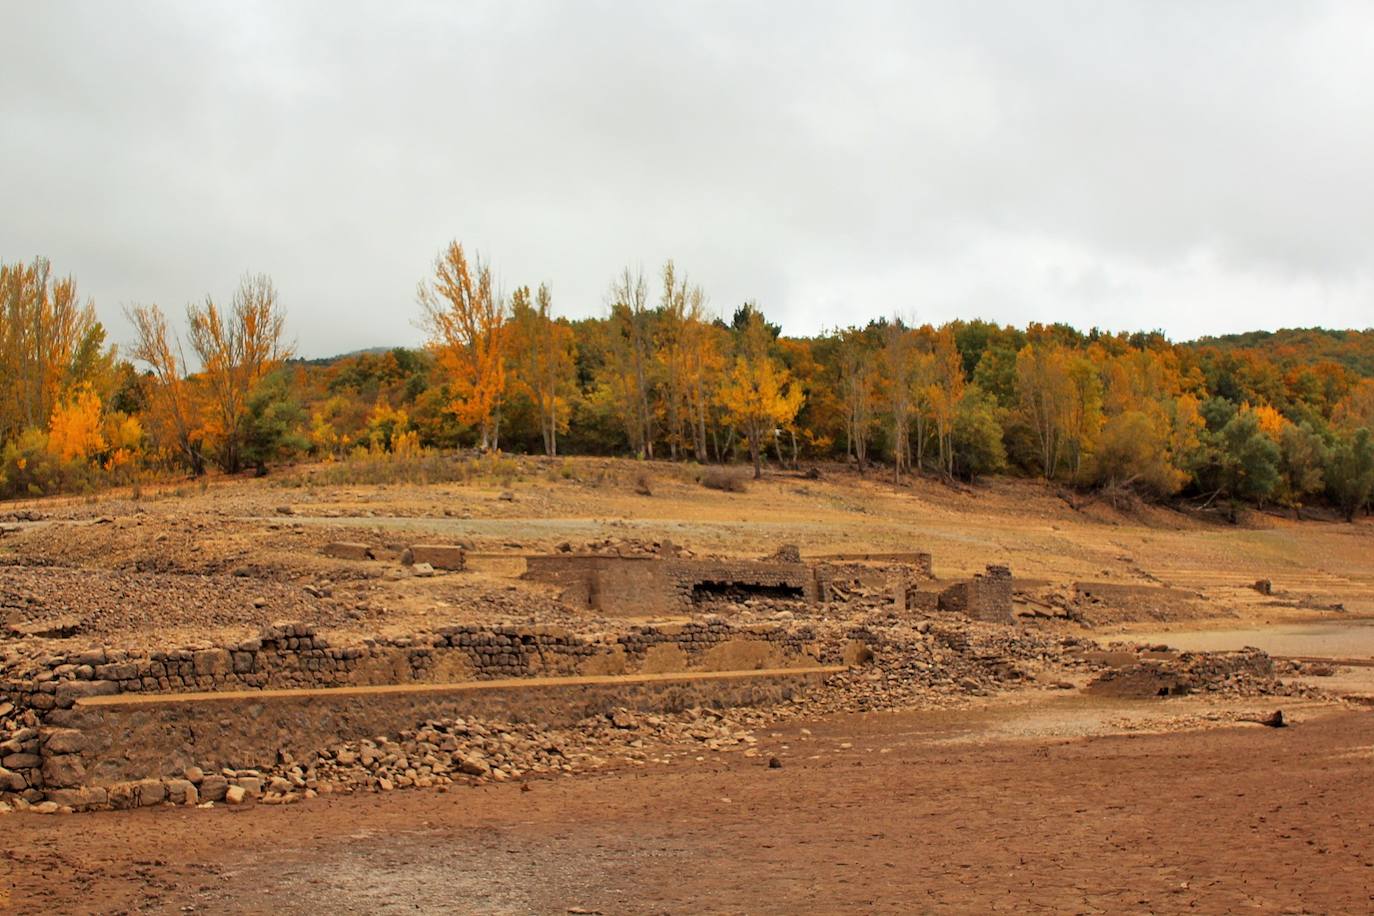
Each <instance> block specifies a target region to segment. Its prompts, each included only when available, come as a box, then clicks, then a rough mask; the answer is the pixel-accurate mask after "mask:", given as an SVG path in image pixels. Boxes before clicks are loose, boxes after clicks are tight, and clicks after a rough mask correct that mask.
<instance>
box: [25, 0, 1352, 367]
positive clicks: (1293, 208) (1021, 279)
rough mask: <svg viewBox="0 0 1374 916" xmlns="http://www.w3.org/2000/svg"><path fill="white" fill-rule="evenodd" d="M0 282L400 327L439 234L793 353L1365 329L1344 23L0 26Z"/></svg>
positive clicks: (287, 7) (612, 16)
mask: <svg viewBox="0 0 1374 916" xmlns="http://www.w3.org/2000/svg"><path fill="white" fill-rule="evenodd" d="M0 23H3V28H2V29H0V33H2V34H3V37H0V261H5V262H14V261H21V260H22V261H28V260H31V259H32V258H33V257H35V256H38V255H42V256H45V257H47V258H49V259H50V260H51V261H52V263H53V267H54V270H55V271H56V272H58V273H59V274H63V275H66V274H71V275H74V276H75V277H76V279H77V283H78V286H79V288H80V289H81V291H82V293H83V295H85V296H89V297H90V298H91V299H92V300H93V301H94V302H95V304H96V309H97V312H98V314H99V316H100V318H101V320H102V321H104V322H105V324H106V327H107V328H108V330H109V332H110V337H111V340H112V341H113V342H115V343H118V344H127V343H128V342H129V341H130V339H131V331H130V328H129V325H128V324H127V322H126V321H125V320H124V318H123V314H122V307H124V306H127V305H131V304H135V303H141V304H149V303H155V304H158V305H160V306H162V308H163V309H164V310H166V311H168V312H169V314H172V315H175V316H177V317H178V318H180V317H181V316H182V315H183V314H184V308H185V306H186V305H187V303H190V302H199V301H203V300H204V298H205V297H206V296H212V297H214V298H215V299H216V300H217V301H218V300H227V299H228V298H229V297H230V296H231V295H232V292H233V290H234V288H235V286H236V285H237V283H238V280H239V278H240V277H241V276H242V275H243V274H244V273H245V272H254V273H258V272H265V273H267V274H269V275H270V276H271V277H272V278H273V280H274V281H275V283H276V286H277V289H278V291H279V295H280V299H281V302H282V304H283V305H284V307H285V309H286V312H287V319H288V327H289V330H290V333H291V335H292V336H293V337H294V338H295V340H296V343H297V348H298V351H299V352H300V353H301V355H304V356H310V357H314V356H325V355H330V354H334V353H340V352H347V351H351V350H356V349H361V348H366V347H373V346H390V345H411V344H416V343H419V342H420V341H421V340H422V339H423V335H422V332H421V331H420V330H419V328H418V327H417V324H416V320H417V318H418V315H419V307H418V305H417V303H416V285H417V283H419V282H420V281H421V280H422V279H423V278H424V277H425V276H426V275H427V273H429V272H430V271H431V270H432V266H433V261H434V257H435V255H436V254H437V253H438V252H439V250H440V249H441V248H442V247H444V246H445V245H446V244H447V243H448V241H449V240H451V239H457V240H459V241H461V242H462V243H463V244H464V246H465V247H467V248H468V249H470V250H476V251H479V252H480V253H481V254H482V255H483V256H484V257H486V258H487V259H488V260H489V261H490V263H491V264H492V266H493V270H494V273H495V275H496V277H497V278H498V281H499V283H500V285H501V287H502V288H503V289H504V290H506V291H507V292H509V291H511V290H513V289H515V288H516V287H518V286H520V285H524V284H529V285H531V286H533V285H537V284H539V283H540V282H547V283H548V284H549V285H550V287H551V289H552V291H553V301H554V306H555V310H556V311H558V312H559V313H561V314H565V315H568V316H570V317H584V316H592V315H602V314H605V313H606V311H607V291H608V289H609V286H610V283H611V280H612V279H613V277H614V276H615V275H616V274H617V273H618V272H619V271H620V270H621V269H622V268H624V267H625V266H627V265H629V266H631V267H634V268H642V269H643V270H644V272H645V273H646V274H647V275H649V276H650V278H651V279H652V278H653V277H654V275H656V274H657V272H658V271H659V270H660V268H661V266H662V264H663V262H664V261H665V260H666V259H668V258H672V259H674V261H675V262H676V264H677V266H678V269H679V271H680V272H681V271H686V273H687V274H688V276H689V277H690V279H691V280H692V282H695V283H698V284H700V285H701V286H702V287H703V289H704V290H705V291H706V293H707V296H708V297H709V301H710V304H711V306H712V308H713V309H714V310H715V311H716V312H717V313H719V314H722V315H726V316H727V317H728V315H729V314H730V312H731V311H733V309H734V308H735V307H736V306H738V305H739V304H741V303H742V302H744V301H746V300H753V301H755V302H757V303H758V304H759V306H760V307H761V308H762V309H763V310H764V312H765V314H766V315H767V316H768V317H769V318H770V320H773V321H776V322H780V323H781V324H782V325H783V327H784V329H785V332H786V333H788V334H794V335H801V334H813V333H816V332H819V331H821V330H824V329H828V328H833V327H837V326H846V325H850V324H863V323H865V322H867V321H868V320H869V319H870V318H874V317H878V316H882V315H900V316H902V317H903V318H905V319H908V320H914V321H917V322H920V323H924V322H932V323H940V322H944V321H948V320H951V319H955V318H963V319H972V318H984V319H988V320H992V321H997V322H1001V323H1010V324H1016V325H1024V324H1025V323H1027V322H1030V321H1040V322H1053V321H1063V322H1067V323H1070V324H1073V325H1075V326H1078V327H1082V328H1087V327H1091V326H1097V327H1101V328H1105V329H1110V330H1152V329H1162V330H1164V331H1165V332H1166V333H1167V334H1168V335H1169V336H1170V337H1172V338H1174V339H1176V340H1184V339H1190V338H1193V337H1197V336H1200V335H1207V334H1221V333H1229V332H1236V331H1242V330H1251V329H1276V328H1280V327H1295V326H1304V327H1305V326H1312V325H1322V326H1326V327H1340V328H1347V327H1356V328H1365V327H1369V326H1371V325H1374V244H1371V243H1374V54H1371V53H1370V51H1369V49H1370V48H1374V5H1371V4H1368V3H1353V2H1352V3H1339V2H1334V3H1326V2H1320V0H1305V2H1302V3H1292V2H1286V0H1285V2H1268V0H1238V2H1185V0H1148V2H1139V3H1130V2H1097V0H1085V2H1062V3H1060V2H1052V0H1046V2H1037V3H1026V2H1005V3H997V2H978V3H968V2H949V3H923V2H914V0H907V2H892V3H883V2H862V0H851V2H843V3H842V2H834V3H824V4H818V3H806V2H786V0H783V2H776V3H744V2H737V3H724V2H723V3H701V2H691V0H682V2H673V3H668V2H654V3H645V2H632V0H624V2H593V0H585V2H574V0H568V2H562V3H556V2H539V0H530V2H520V0H507V2H492V3H486V2H480V0H465V2H462V3H418V2H404V0H391V2H388V3H356V2H351V0H334V2H329V3H307V2H288V3H271V2H269V3H255V2H247V0H239V2H229V3H223V4H216V3H211V2H194V3H185V2H166V3H151V2H138V0H129V2H121V3H99V2H95V0H90V2H65V0H45V2H42V3H35V2H32V0H0Z"/></svg>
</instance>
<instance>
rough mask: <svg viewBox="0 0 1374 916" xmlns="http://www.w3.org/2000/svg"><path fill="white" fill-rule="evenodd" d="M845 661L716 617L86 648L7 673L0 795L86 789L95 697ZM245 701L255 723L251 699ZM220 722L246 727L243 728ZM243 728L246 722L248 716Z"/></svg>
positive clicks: (307, 631)
mask: <svg viewBox="0 0 1374 916" xmlns="http://www.w3.org/2000/svg"><path fill="white" fill-rule="evenodd" d="M843 657H844V647H843V646H842V645H840V644H838V643H835V644H833V645H822V643H821V642H820V641H819V640H818V639H817V635H816V633H815V631H814V630H813V629H812V628H811V627H810V626H801V627H796V628H787V627H783V626H768V625H763V626H754V627H736V626H731V625H730V624H729V623H727V622H725V621H723V620H718V619H708V620H701V621H692V622H690V623H683V624H673V625H661V626H636V627H630V628H628V629H626V630H623V631H620V632H616V633H611V634H605V635H602V636H599V637H590V636H581V635H577V634H574V633H571V632H569V631H567V630H564V629H562V628H558V627H549V626H515V625H507V626H475V625H470V626H452V627H445V628H442V629H440V630H437V631H435V632H433V633H426V634H423V635H420V636H416V637H406V638H398V639H390V640H381V639H372V640H366V641H364V643H363V644H361V645H356V646H332V645H330V644H329V641H328V640H327V639H325V638H324V637H323V636H321V635H319V634H317V633H315V632H314V630H313V629H312V628H311V627H309V626H307V625H304V624H298V623H287V624H274V625H272V626H269V627H267V628H265V629H264V630H263V632H262V633H261V634H260V635H259V636H258V637H256V638H254V639H251V640H245V641H242V642H239V643H235V644H233V645H228V646H201V647H195V648H184V649H174V650H169V651H160V652H152V653H147V654H142V653H132V652H126V651H118V650H109V649H92V650H87V651H83V652H76V653H71V654H69V655H62V656H54V657H52V658H50V659H47V660H46V662H44V663H43V664H41V665H40V666H39V667H38V668H37V669H36V670H29V671H26V672H24V673H23V675H22V676H21V675H18V674H15V673H11V674H10V675H9V676H8V677H7V678H6V679H5V680H4V681H0V692H2V693H3V697H4V699H3V700H0V719H8V720H9V721H20V720H21V717H22V721H24V722H26V723H27V724H25V725H24V726H23V727H20V728H18V729H16V730H13V731H12V732H11V733H10V734H8V735H3V736H0V737H3V738H4V740H3V741H0V793H3V792H6V791H8V792H13V793H17V794H22V795H24V796H25V797H26V798H28V799H29V800H37V799H41V798H43V797H44V794H45V793H46V792H48V791H50V790H53V789H70V788H75V787H80V786H83V785H85V784H86V782H85V780H86V777H85V774H84V771H83V769H82V765H81V758H80V757H79V756H77V757H73V756H71V754H72V752H71V751H69V750H68V747H69V746H71V745H73V744H76V743H79V739H80V732H79V729H80V728H82V727H84V725H83V724H82V723H89V721H90V714H89V713H86V712H83V711H82V709H81V707H80V704H81V701H83V700H88V699H93V698H105V697H114V698H124V697H129V698H134V697H142V698H146V699H148V700H152V701H162V700H163V699H166V698H167V697H166V695H176V694H187V693H198V694H211V695H213V694H215V693H226V694H234V695H236V696H238V697H242V696H243V695H244V693H245V692H248V691H253V692H260V691H282V690H300V689H306V690H320V689H324V688H366V687H376V686H383V685H386V686H394V687H400V688H406V687H413V686H415V685H453V684H463V683H467V684H471V683H473V682H483V681H493V680H498V679H499V680H510V679H519V678H537V677H564V678H566V677H578V676H607V675H611V676H626V675H630V676H634V675H659V674H665V673H689V672H720V671H749V670H764V669H800V668H806V667H812V666H815V665H817V664H820V663H822V662H823V661H824V662H827V663H836V662H839V661H841V660H842V659H843ZM249 695H250V696H251V695H252V694H249ZM243 708H244V709H246V710H248V711H249V713H250V719H251V718H252V715H251V712H252V710H253V709H256V707H254V706H253V705H252V704H251V703H249V704H248V705H246V706H244V707H243ZM412 724H413V723H412ZM222 725H223V726H224V727H230V726H233V729H239V728H240V726H241V723H231V722H227V721H226V722H225V723H222ZM246 727H250V730H251V723H249V726H246ZM73 729H78V730H77V731H75V732H74V731H73ZM231 730H232V729H231ZM129 752H130V753H133V750H132V749H130V750H129ZM66 803H69V802H64V804H66Z"/></svg>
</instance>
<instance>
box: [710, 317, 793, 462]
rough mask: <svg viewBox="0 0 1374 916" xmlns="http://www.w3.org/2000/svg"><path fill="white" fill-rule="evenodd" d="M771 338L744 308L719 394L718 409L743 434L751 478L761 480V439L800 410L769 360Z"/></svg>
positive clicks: (787, 379)
mask: <svg viewBox="0 0 1374 916" xmlns="http://www.w3.org/2000/svg"><path fill="white" fill-rule="evenodd" d="M772 346H773V334H772V332H771V331H770V330H769V328H768V326H767V324H766V323H765V322H764V320H763V314H762V313H761V312H759V310H758V309H756V308H752V307H751V308H748V309H747V313H746V316H745V318H744V321H743V327H742V328H741V329H740V331H739V340H738V344H737V347H736V353H735V365H734V368H733V370H732V371H731V373H730V377H729V379H728V380H727V381H726V382H725V384H724V386H722V388H721V390H720V401H721V405H722V406H723V407H724V408H725V413H726V416H727V418H728V419H729V420H730V422H732V423H734V424H735V425H736V426H737V427H738V428H739V429H740V430H742V431H743V432H744V435H745V438H746V439H747V440H748V442H749V457H750V459H751V460H752V461H753V463H754V478H755V479H756V480H757V479H758V478H760V477H762V476H763V463H762V454H763V448H764V440H765V437H770V436H772V434H773V433H774V431H775V430H776V429H777V428H778V426H780V425H785V424H787V423H789V422H791V420H792V418H793V417H795V416H796V415H797V411H798V410H799V409H801V405H802V398H803V394H802V391H801V389H800V388H798V387H797V386H796V385H794V384H793V383H792V379H791V376H790V374H789V373H788V372H787V370H786V369H784V368H783V367H782V366H781V365H779V363H778V362H777V361H776V360H775V359H774V358H773V356H772Z"/></svg>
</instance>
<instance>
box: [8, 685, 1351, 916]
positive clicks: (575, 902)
mask: <svg viewBox="0 0 1374 916" xmlns="http://www.w3.org/2000/svg"><path fill="white" fill-rule="evenodd" d="M1064 702H1065V703H1067V704H1069V705H1067V706H1061V707H1060V708H1058V709H1057V710H1054V709H1046V710H1040V711H1038V712H1037V710H1035V709H1029V710H1027V709H1019V710H1011V711H1009V710H1006V709H994V710H988V711H983V712H972V713H970V712H963V713H921V712H904V713H885V714H869V715H866V716H847V717H835V718H833V719H830V720H828V721H825V722H820V723H812V724H811V725H810V730H811V731H812V732H813V734H810V735H807V734H804V733H803V732H802V731H801V730H800V726H797V725H793V726H789V727H787V728H786V729H785V730H784V731H781V732H779V733H778V737H776V738H772V739H771V740H770V742H769V750H770V752H771V753H773V754H777V755H779V759H780V760H781V761H782V762H783V766H782V767H781V768H777V769H771V768H769V767H768V766H767V764H766V760H767V755H764V756H762V757H759V758H753V759H746V758H740V757H731V758H725V757H711V758H709V759H708V760H707V761H705V762H703V763H698V764H692V763H690V762H689V763H687V764H685V765H682V766H675V767H666V766H652V765H651V766H649V767H646V768H644V769H639V770H622V771H617V772H613V773H610V774H607V775H602V776H595V777H579V778H570V779H562V780H550V781H540V782H535V783H532V784H530V790H529V791H522V789H521V787H520V786H518V785H514V784H506V785H500V786H488V787H484V788H481V789H459V790H454V791H451V792H449V793H447V794H439V793H435V792H429V791H414V792H399V793H393V794H390V795H383V796H377V795H368V796H354V797H348V798H328V799H326V798H320V799H315V800H313V801H310V802H306V803H302V804H300V805H295V806H290V807H274V808H268V807H261V806H259V807H257V808H255V809H217V810H212V811H210V810H176V811H166V810H158V811H137V812H112V813H106V814H91V815H82V816H76V817H69V818H61V817H49V818H42V817H39V816H36V815H13V816H11V817H10V818H7V819H6V822H5V840H4V842H3V853H0V855H2V856H3V858H0V869H4V870H6V871H7V872H8V874H6V875H4V877H5V879H6V884H5V885H3V887H4V888H5V889H6V890H7V891H8V894H9V901H8V902H9V905H10V906H11V907H12V908H13V909H14V911H16V912H20V913H51V912H225V911H242V912H264V913H265V912H275V913H323V912H343V911H353V912H360V911H367V912H381V913H401V912H407V913H410V912H474V913H526V912H535V913H569V912H604V913H608V914H609V913H680V912H710V913H717V912H719V913H790V912H801V911H808V912H893V913H898V912H900V913H906V912H913V911H914V912H921V911H947V912H948V911H956V912H1003V911H1006V912H1018V913H1019V912H1036V911H1049V912H1085V913H1087V912H1184V911H1191V912H1222V911H1232V910H1241V909H1244V910H1255V911H1258V912H1363V911H1368V910H1369V909H1370V908H1371V906H1374V836H1371V835H1370V833H1369V831H1368V830H1367V829H1366V827H1367V825H1368V824H1369V822H1370V819H1371V818H1372V817H1374V793H1371V792H1369V791H1368V777H1369V768H1370V765H1371V763H1372V762H1374V715H1371V714H1370V713H1368V712H1341V711H1332V710H1330V709H1327V710H1325V711H1323V710H1319V709H1310V710H1299V713H1298V715H1297V716H1296V717H1293V716H1292V715H1291V714H1290V718H1296V720H1297V722H1296V724H1295V725H1294V726H1293V727H1290V728H1287V729H1267V728H1262V727H1260V726H1258V725H1237V726H1232V727H1225V728H1211V729H1205V730H1198V731H1188V732H1181V733H1164V734H1124V735H1123V734H1115V735H1094V736H1090V737H1065V735H1066V734H1067V735H1072V734H1074V733H1075V732H1076V731H1079V730H1081V728H1082V727H1083V725H1084V722H1085V721H1088V720H1092V721H1094V722H1098V723H1099V724H1100V722H1101V716H1102V715H1104V714H1105V715H1111V714H1118V713H1119V714H1121V715H1126V716H1129V715H1135V716H1139V715H1140V714H1141V710H1142V709H1146V708H1154V709H1158V710H1163V709H1166V708H1184V707H1171V705H1170V704H1174V703H1175V702H1182V701H1165V702H1164V703H1163V704H1156V705H1155V706H1153V707H1144V706H1139V705H1137V706H1133V707H1130V708H1129V709H1128V708H1125V707H1123V708H1121V709H1118V710H1115V711H1113V710H1111V709H1110V708H1108V709H1107V710H1106V711H1105V712H1104V711H1103V710H1102V709H1098V708H1096V707H1092V708H1086V709H1077V708H1075V706H1074V705H1073V704H1075V703H1083V702H1086V701H1083V700H1075V699H1070V700H1066V701H1064ZM1037 716H1038V718H1037ZM1085 717H1086V718H1085ZM1037 722H1039V723H1040V726H1039V727H1038V728H1037V727H1036V723H1037ZM1008 730H1010V731H1013V732H1014V733H1015V734H1016V735H1017V736H1016V737H1014V738H1007V737H1001V735H1003V734H1005V733H1006V732H1007V731H1008ZM1089 731H1100V729H1098V728H1089ZM978 735H993V736H994V737H990V738H989V737H982V738H980V737H977V736H978Z"/></svg>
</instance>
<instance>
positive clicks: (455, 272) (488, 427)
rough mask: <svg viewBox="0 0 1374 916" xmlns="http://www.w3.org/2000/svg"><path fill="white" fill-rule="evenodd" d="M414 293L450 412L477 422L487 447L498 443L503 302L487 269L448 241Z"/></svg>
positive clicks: (502, 389)
mask: <svg viewBox="0 0 1374 916" xmlns="http://www.w3.org/2000/svg"><path fill="white" fill-rule="evenodd" d="M418 295H419V299H420V306H421V308H422V309H423V310H424V315H423V319H422V320H423V324H424V327H425V329H426V330H427V331H428V332H429V347H430V350H431V351H432V352H433V353H434V357H435V362H436V363H437V364H438V367H439V369H440V371H441V372H443V373H444V375H445V377H446V380H447V382H448V386H449V391H450V394H451V399H450V401H449V411H450V412H451V413H453V415H454V416H456V417H457V418H458V420H459V422H461V423H464V424H466V425H468V426H473V427H476V428H477V430H478V435H479V437H480V442H479V444H480V446H481V448H482V449H483V450H484V451H485V450H487V449H495V448H497V447H498V444H499V439H500V432H501V430H500V409H501V396H502V394H503V393H504V392H505V389H506V360H505V352H506V346H507V333H506V309H505V304H504V303H503V302H502V301H501V300H500V297H498V296H497V295H496V293H495V292H494V291H493V289H492V281H491V268H490V267H489V266H488V265H487V264H486V263H485V262H483V261H482V259H481V257H480V256H477V257H474V258H473V259H472V261H471V262H469V261H468V257H467V254H466V253H465V252H464V251H463V246H462V245H461V244H459V243H458V242H456V241H454V242H450V243H449V244H448V247H446V248H445V249H444V250H443V251H441V252H439V254H438V256H437V257H436V258H435V259H434V276H433V278H432V279H427V280H423V281H421V282H420V285H419V290H418Z"/></svg>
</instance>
